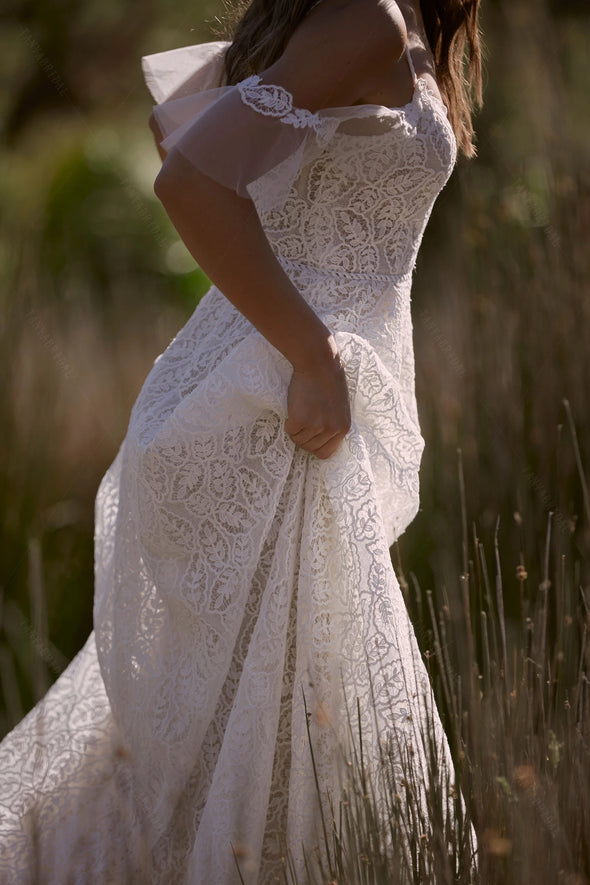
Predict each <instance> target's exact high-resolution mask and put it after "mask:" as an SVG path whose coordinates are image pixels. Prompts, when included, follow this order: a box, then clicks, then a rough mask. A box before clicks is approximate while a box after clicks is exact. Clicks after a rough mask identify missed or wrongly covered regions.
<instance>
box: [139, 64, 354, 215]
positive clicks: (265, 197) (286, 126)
mask: <svg viewBox="0 0 590 885" xmlns="http://www.w3.org/2000/svg"><path fill="white" fill-rule="evenodd" d="M194 61H195V58H194V57H193V58H192V63H194ZM186 63H187V64H190V63H191V59H189V58H188V57H187V58H186ZM144 71H145V65H144ZM177 79H182V78H178V75H177ZM189 81H190V77H189V76H187V77H186V78H184V80H183V82H185V83H186V82H189ZM191 82H192V83H193V85H194V83H195V82H196V79H195V76H194V75H193V79H192V81H191ZM152 87H153V83H152V85H150V89H151V90H152V94H154V96H157V95H158V94H159V93H158V91H157V88H156V91H154V88H152ZM154 116H155V118H156V121H157V123H158V125H159V127H160V130H161V132H162V135H163V136H164V137H163V140H162V147H163V148H164V149H165V150H166V151H170V150H171V149H172V148H177V149H178V150H179V151H180V152H181V153H182V154H183V156H185V157H186V159H188V160H189V162H190V163H191V164H192V165H193V166H194V167H195V168H196V169H198V170H199V171H201V172H203V173H204V174H206V175H208V176H209V177H210V178H213V179H214V180H215V181H217V182H218V183H219V184H221V185H223V186H224V187H228V188H231V189H233V190H235V191H236V193H238V194H239V195H240V196H242V197H249V198H251V199H253V200H254V202H255V204H256V206H257V208H258V210H259V211H268V210H269V209H272V208H276V207H279V206H280V205H281V204H282V202H283V201H284V200H285V198H286V196H287V194H288V192H289V189H290V187H291V185H292V184H293V181H294V180H295V177H296V176H297V173H298V171H299V169H300V168H301V166H302V164H303V163H304V162H308V161H309V160H310V159H312V157H314V156H317V155H318V153H320V152H321V151H322V150H323V149H324V147H325V145H326V144H327V142H328V141H329V140H330V138H331V137H332V135H333V134H334V132H335V130H336V128H337V127H338V122H339V121H338V119H337V117H335V116H333V115H330V114H329V113H322V112H318V113H312V112H311V111H309V110H305V109H303V108H298V107H296V106H295V104H294V102H293V98H292V96H291V94H290V93H289V92H288V91H287V90H286V89H284V88H283V87H282V86H279V85H273V84H268V83H263V82H262V78H261V77H260V76H258V75H253V76H251V77H248V78H247V79H245V80H243V81H242V82H241V83H238V84H236V85H235V86H221V87H217V88H213V89H205V90H204V91H199V92H193V93H191V94H188V95H186V94H185V95H181V96H180V97H177V98H171V99H168V100H164V101H162V102H161V103H159V104H158V105H157V106H156V107H155V108H154Z"/></svg>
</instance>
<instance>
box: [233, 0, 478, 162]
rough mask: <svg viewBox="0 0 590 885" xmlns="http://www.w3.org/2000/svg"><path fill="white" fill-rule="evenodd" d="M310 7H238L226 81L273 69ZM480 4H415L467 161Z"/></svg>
mask: <svg viewBox="0 0 590 885" xmlns="http://www.w3.org/2000/svg"><path fill="white" fill-rule="evenodd" d="M315 2H316V0H251V2H250V3H247V2H242V3H241V4H240V5H239V6H238V8H237V10H236V13H235V17H236V18H237V19H238V20H237V24H236V25H235V27H234V31H233V41H232V43H231V44H230V46H229V47H228V49H227V52H226V53H225V82H226V83H227V84H228V85H231V84H234V83H238V82H239V81H240V80H243V79H244V78H245V77H248V76H249V75H250V74H255V73H257V72H258V71H262V70H264V69H265V68H267V67H269V66H270V65H271V64H273V62H275V61H276V60H277V59H278V58H279V57H280V56H281V54H282V53H283V51H284V49H285V47H286V45H287V43H288V41H289V38H290V36H291V34H292V33H293V32H294V31H295V29H296V28H297V26H298V25H299V24H300V22H302V21H303V19H304V18H305V16H306V15H307V13H308V12H309V10H310V9H311V7H312V6H314V4H315ZM480 2H481V0H420V6H421V9H422V16H423V18H424V25H425V27H426V35H427V37H428V42H429V43H430V47H431V49H432V52H433V55H434V61H435V64H436V76H437V80H438V83H439V85H440V89H441V92H442V94H443V96H444V98H445V100H446V102H447V105H448V108H449V119H450V121H451V124H452V126H453V129H454V132H455V136H456V138H457V144H458V145H459V148H460V149H461V150H462V151H463V153H464V154H465V155H466V156H467V157H472V156H473V155H474V154H475V147H474V144H473V124H472V114H473V111H474V109H475V107H476V106H481V48H480V39H479V27H478V16H479V7H480ZM465 56H467V60H466V61H467V64H465ZM465 68H466V69H467V70H466V72H465Z"/></svg>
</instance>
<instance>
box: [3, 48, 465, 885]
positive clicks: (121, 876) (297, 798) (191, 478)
mask: <svg viewBox="0 0 590 885" xmlns="http://www.w3.org/2000/svg"><path fill="white" fill-rule="evenodd" d="M224 48H225V44H221V43H213V44H206V45H204V46H197V47H187V48H184V49H179V50H175V51H172V52H167V53H159V54H157V55H155V56H148V57H147V58H145V59H144V71H145V74H146V79H147V82H148V85H149V87H150V89H151V91H152V94H153V95H154V97H155V99H156V101H157V102H159V104H158V107H157V109H156V117H157V119H158V122H159V124H160V127H161V129H162V131H163V133H164V135H165V136H166V137H165V140H164V142H163V144H164V146H165V147H166V148H168V149H170V148H171V147H172V146H174V145H177V146H178V148H179V150H181V151H183V152H184V154H185V155H186V157H187V158H188V159H189V160H190V161H191V162H193V163H194V164H195V165H196V166H198V167H199V168H201V169H202V170H203V171H205V172H207V173H208V174H210V175H211V176H212V177H213V178H215V179H216V180H218V181H219V182H221V183H222V184H225V185H227V186H231V187H234V188H235V189H236V191H237V192H238V193H240V194H241V195H243V196H250V197H251V198H252V199H253V200H254V202H255V204H256V207H257V209H258V213H259V215H260V218H261V221H262V224H263V227H264V229H265V231H266V234H267V235H268V239H269V240H270V243H271V245H272V248H273V250H274V252H275V253H276V255H277V257H278V259H279V261H280V263H281V265H282V266H283V268H284V269H285V271H286V273H287V274H288V275H289V277H290V278H291V279H292V280H293V282H294V283H295V285H296V286H297V288H298V289H299V291H300V292H301V293H302V294H303V295H304V297H305V298H306V299H307V300H308V301H309V303H310V304H312V305H313V307H314V308H315V310H316V311H317V313H318V314H319V315H320V316H321V317H322V318H323V320H324V322H325V323H326V325H327V326H328V327H329V328H331V330H332V331H333V333H334V335H335V338H336V341H337V343H338V346H339V349H340V353H341V355H342V358H343V361H344V363H345V366H346V371H347V375H348V379H349V385H350V392H351V401H352V414H353V425H352V429H351V431H350V433H349V434H348V436H347V438H346V440H345V442H344V443H343V444H342V446H341V448H340V449H339V450H338V452H337V453H336V454H335V455H334V456H333V457H331V458H329V459H328V460H326V461H320V460H318V459H316V458H314V457H313V456H310V455H308V454H306V453H304V452H303V451H302V450H301V449H296V448H295V446H294V445H293V444H292V442H291V440H290V439H289V438H288V436H287V435H286V434H285V432H284V428H283V425H284V420H285V417H286V391H287V385H288V382H289V377H290V367H289V365H288V363H287V362H286V360H285V359H284V358H283V357H282V356H281V355H280V354H279V353H278V352H277V351H276V350H275V349H274V348H273V347H272V346H271V345H270V344H269V343H268V342H267V341H266V340H265V339H264V338H263V337H262V336H261V335H260V334H259V333H258V332H257V331H256V330H255V329H254V328H253V327H252V326H251V324H250V323H249V322H248V321H247V320H246V319H245V318H244V317H243V316H242V315H241V314H240V313H238V311H237V310H236V309H235V308H234V307H233V306H232V305H231V304H230V303H229V301H227V300H226V299H225V298H224V296H223V295H222V294H221V293H220V292H219V291H218V290H217V289H216V288H215V287H213V288H212V289H211V290H210V291H209V292H208V294H207V295H206V296H205V297H204V298H203V300H202V301H201V303H200V304H199V305H198V307H197V309H196V310H195V312H194V314H193V315H192V317H191V318H190V319H189V321H188V323H187V324H186V326H185V327H184V328H183V329H182V330H181V331H180V332H179V334H178V335H177V337H176V338H175V339H174V340H173V341H172V343H171V344H170V346H169V347H168V349H167V350H166V351H165V353H164V354H162V355H161V356H160V357H158V359H157V360H156V362H155V364H154V367H153V369H152V371H151V372H150V374H149V376H148V378H147V380H146V382H145V384H144V386H143V389H142V391H141V393H140V395H139V397H138V399H137V402H136V404H135V406H134V408H133V412H132V415H131V420H130V424H129V430H128V433H127V436H126V439H125V440H124V442H123V444H122V446H121V449H120V451H119V454H118V456H117V458H116V459H115V461H114V463H113V465H112V466H111V468H110V469H109V471H108V473H107V474H106V476H105V477H104V480H103V482H102V484H101V487H100V490H99V493H98V497H97V502H96V587H95V605H94V631H93V632H92V634H91V635H90V637H89V639H88V641H87V643H86V645H85V646H84V648H83V649H82V650H81V651H80V652H79V654H78V655H77V657H76V658H75V659H74V660H73V661H72V662H71V664H70V665H69V667H68V668H67V669H66V671H65V672H64V673H63V674H62V675H61V677H60V678H59V679H58V680H57V682H56V683H55V685H54V686H53V687H52V688H51V689H50V691H49V692H48V693H47V695H46V696H45V698H44V699H43V700H42V701H41V702H40V703H38V704H37V706H36V707H35V708H34V709H33V710H32V711H31V712H30V713H29V714H28V716H27V717H26V718H25V719H24V720H23V721H22V722H21V723H20V724H19V725H18V726H17V727H16V728H15V729H14V730H13V731H12V732H11V733H10V734H9V735H8V736H7V737H6V738H5V740H4V741H3V742H2V744H1V745H0V881H1V882H2V883H7V882H10V883H19V885H22V883H29V882H31V883H32V882H43V883H56V885H57V883H59V885H63V883H66V882H67V883H74V882H75V883H84V885H88V883H114V882H117V883H127V882H129V883H148V882H152V883H166V885H173V883H196V885H225V883H233V882H236V881H238V876H237V871H236V864H235V860H234V856H233V850H235V851H236V853H237V854H238V855H239V858H240V862H241V868H242V875H243V876H244V880H245V881H246V882H248V883H256V882H260V883H266V882H269V881H271V880H272V881H274V880H273V876H274V875H280V871H281V860H280V858H281V849H280V847H279V845H280V840H281V837H283V836H284V838H285V840H286V844H287V845H288V846H289V847H290V848H291V850H292V851H293V853H294V858H295V861H294V862H295V864H296V866H297V867H298V868H299V869H301V852H300V847H301V845H302V844H306V845H307V846H308V847H313V846H314V845H315V843H316V842H317V840H318V838H319V835H320V833H319V823H318V812H317V809H318V803H317V799H316V787H315V782H314V774H313V770H312V766H311V759H310V749H309V742H308V734H307V720H308V721H309V728H310V733H311V738H312V742H313V746H314V751H315V759H316V764H317V770H318V776H319V779H320V783H321V784H322V788H323V789H325V790H331V791H332V794H333V795H334V796H337V784H338V760H339V752H338V745H339V742H341V741H342V740H344V739H345V735H346V730H347V729H346V707H347V706H348V707H349V709H354V710H356V703H357V698H358V699H359V703H360V710H361V716H362V719H363V728H364V730H365V741H366V746H367V748H368V750H367V753H368V756H369V757H370V756H371V749H370V748H371V747H372V753H373V757H374V758H376V757H377V746H378V740H379V737H378V735H379V734H381V737H383V736H384V735H391V734H392V733H393V732H395V734H397V735H399V736H401V737H402V738H404V739H407V740H408V741H409V742H411V743H412V745H413V748H414V756H413V757H412V758H413V765H415V766H416V770H417V771H418V772H419V779H420V780H422V781H425V780H426V774H425V771H426V763H425V758H424V752H423V749H422V741H423V740H424V735H423V729H424V727H425V716H426V707H427V706H428V704H430V703H431V700H428V697H429V688H428V685H429V684H428V678H427V674H426V670H425V667H424V663H423V661H422V658H421V654H420V651H419V649H418V646H417V643H416V639H415V635H414V631H413V628H412V625H411V623H410V621H409V618H408V616H407V613H406V608H405V605H404V600H403V597H402V594H401V591H400V588H399V585H398V582H397V580H396V577H395V574H394V571H393V569H392V566H391V560H390V552H389V548H390V545H391V544H392V543H393V542H394V540H395V539H396V538H397V537H398V536H399V535H400V533H401V532H403V530H404V529H405V528H406V526H407V525H408V523H409V522H410V521H411V520H412V518H413V517H414V515H415V513H416V511H417V508H418V469H419V464H420V457H421V453H422V448H423V440H422V437H421V435H420V430H419V426H418V419H417V411H416V402H415V396H414V359H413V349H412V325H411V318H410V287H411V277H412V271H413V267H414V263H415V259H416V253H417V250H418V247H419V244H420V240H421V237H422V233H423V230H424V227H425V224H426V221H427V219H428V216H429V213H430V211H431V208H432V205H433V202H434V200H435V198H436V196H437V194H438V193H439V191H440V190H441V188H442V187H443V185H444V184H445V182H446V181H447V178H448V176H449V174H450V172H451V170H452V167H453V164H454V161H455V155H456V146H455V140H454V137H453V133H452V129H451V126H450V124H449V122H448V120H447V117H446V112H445V108H444V106H443V105H442V104H441V102H440V100H438V99H437V98H436V97H434V96H433V95H432V94H431V93H430V92H429V91H428V89H427V87H426V84H425V82H424V81H423V80H422V79H416V77H415V74H414V93H413V97H412V100H411V101H410V102H409V103H408V104H407V105H405V106H404V107H401V108H386V107H381V106H377V105H362V106H355V107H349V108H335V109H327V110H324V111H320V112H318V113H310V112H309V111H306V110H302V109H299V108H296V107H294V106H293V101H292V98H291V96H290V95H289V93H288V92H286V91H285V90H284V89H282V88H280V87H278V86H270V85H264V84H263V83H261V82H260V78H259V77H257V76H253V77H249V78H248V79H247V80H245V81H243V82H242V83H240V84H238V85H237V86H233V87H217V83H218V82H219V79H218V78H219V75H220V70H221V67H220V66H221V56H222V52H223V50H224ZM408 58H409V59H410V56H409V53H408ZM410 63H411V59H410ZM412 72H413V68H412ZM172 95H174V97H172ZM228 147H231V150H229V154H228ZM232 152H233V155H232ZM200 211H202V212H206V211H207V210H206V206H203V207H200ZM228 260H229V261H231V244H229V245H228ZM304 704H306V705H307V711H308V713H309V716H308V717H307V719H306V713H305V707H304ZM434 717H435V719H434V731H435V739H436V741H437V745H438V746H439V747H440V754H441V765H444V764H447V763H448V765H449V766H450V765H451V761H450V754H449V749H448V746H447V742H446V738H445V736H444V733H443V730H442V727H441V725H440V720H439V718H438V716H437V714H436V711H434ZM396 764H397V766H398V768H399V771H400V772H401V768H402V766H401V758H399V759H398V760H397V761H396Z"/></svg>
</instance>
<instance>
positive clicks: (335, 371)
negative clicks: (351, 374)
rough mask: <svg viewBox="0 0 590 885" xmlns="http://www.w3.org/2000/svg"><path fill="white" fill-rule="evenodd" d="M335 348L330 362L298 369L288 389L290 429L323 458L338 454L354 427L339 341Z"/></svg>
mask: <svg viewBox="0 0 590 885" xmlns="http://www.w3.org/2000/svg"><path fill="white" fill-rule="evenodd" d="M332 342H333V339H332ZM333 351H334V352H333V356H332V358H331V359H330V360H328V361H327V362H322V363H321V364H318V365H312V366H310V367H306V368H304V369H300V370H298V369H294V370H293V375H292V377H291V382H290V384H289V390H288V393H287V420H286V422H285V430H286V432H287V433H288V435H289V436H290V437H291V439H292V440H293V442H294V443H295V444H296V445H297V446H299V447H300V448H302V449H304V450H305V451H306V452H311V453H312V454H313V455H315V456H316V457H317V458H322V459H325V458H329V457H330V455H332V454H334V452H335V451H336V449H337V448H338V447H339V445H340V443H341V442H342V440H343V439H344V437H345V436H346V434H347V433H348V431H349V430H350V400H349V396H348V386H347V383H346V375H345V373H344V367H343V366H342V362H341V360H340V357H339V355H338V352H337V351H336V345H335V343H334V344H333Z"/></svg>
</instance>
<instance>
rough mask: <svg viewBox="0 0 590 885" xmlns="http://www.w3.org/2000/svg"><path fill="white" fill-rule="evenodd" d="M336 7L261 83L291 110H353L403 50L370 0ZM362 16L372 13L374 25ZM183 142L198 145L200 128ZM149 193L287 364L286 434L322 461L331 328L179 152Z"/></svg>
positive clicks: (332, 411) (336, 371) (341, 395)
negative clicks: (283, 95)
mask: <svg viewBox="0 0 590 885" xmlns="http://www.w3.org/2000/svg"><path fill="white" fill-rule="evenodd" d="M320 9H321V6H320V7H318V11H319V10H320ZM338 9H339V11H340V15H339V17H334V15H333V11H332V12H330V10H328V13H327V14H325V15H324V16H323V18H322V17H321V16H319V15H318V16H317V24H316V25H315V26H312V23H311V22H310V24H309V25H305V27H303V26H302V27H300V29H299V30H298V32H297V34H296V39H295V36H294V38H292V40H291V41H290V43H289V46H288V48H287V51H286V52H285V53H284V54H283V56H282V57H281V59H279V61H278V62H277V63H275V64H274V65H273V66H272V67H271V68H269V69H268V70H267V71H266V72H265V74H264V76H263V81H264V82H267V83H273V84H275V85H282V86H284V88H286V89H288V90H289V92H291V94H292V95H293V97H294V100H295V104H296V105H299V106H301V107H306V108H308V109H310V110H317V109H319V108H321V107H324V106H328V105H332V104H334V103H340V104H342V105H349V104H353V103H354V102H355V101H356V100H357V98H358V96H359V95H362V94H363V90H364V88H365V86H366V83H367V82H369V81H371V80H373V79H374V77H375V69H376V66H377V65H381V66H383V65H384V64H385V62H384V58H385V57H386V58H387V65H389V66H390V65H391V63H392V54H393V53H395V55H399V54H401V51H403V42H402V41H401V40H400V39H399V30H396V28H395V27H392V33H393V36H392V33H388V34H386V36H385V37H384V30H383V11H382V9H381V7H380V6H379V4H378V2H377V0H352V2H351V3H349V4H347V5H346V9H347V10H348V12H346V14H344V13H343V7H342V6H339V7H338ZM367 10H373V11H376V10H378V13H377V14H376V15H375V16H374V17H373V18H371V16H370V15H368V14H367ZM315 14H316V15H317V13H315ZM359 15H362V16H364V17H363V18H362V20H361V19H360V18H359ZM310 19H311V16H310ZM320 19H321V20H320ZM304 24H305V23H304ZM394 24H395V23H394ZM359 28H361V30H360V31H359ZM359 33H360V34H363V39H361V40H359ZM330 47H332V48H331V49H330ZM400 47H401V48H400ZM351 61H352V62H353V63H352V65H351ZM394 61H395V58H394ZM351 68H352V71H353V73H352V74H351ZM355 69H356V71H355ZM359 71H361V72H362V74H363V75H364V76H360V75H359V73H358V72H359ZM276 125H277V126H279V127H280V126H283V125H287V124H283V123H280V122H279V123H277V124H276ZM190 137H191V138H193V137H194V139H195V141H198V140H199V138H203V133H202V131H199V124H198V123H197V124H196V125H195V131H194V133H192V134H191V136H190ZM248 147H249V145H248V143H241V144H240V143H239V142H238V143H234V144H230V143H227V144H226V143H223V144H222V145H221V147H220V149H222V150H227V151H230V152H232V151H233V152H237V154H238V157H239V152H240V151H247V150H248ZM250 147H251V145H250ZM237 161H238V160H237V159H236V162H237ZM154 189H155V192H156V194H157V196H158V197H159V199H160V200H161V201H162V203H163V205H164V207H165V209H166V211H167V212H168V215H169V216H170V219H171V221H172V223H173V224H174V226H175V227H176V229H177V231H178V233H179V234H180V236H181V238H182V239H183V241H184V243H185V244H186V246H187V248H188V249H189V251H190V252H191V254H192V255H193V257H194V258H195V260H196V261H197V263H198V264H199V265H200V267H202V269H203V270H204V271H205V273H206V274H207V275H208V276H209V278H210V279H211V280H212V281H213V283H215V285H216V286H217V287H218V288H219V289H220V291H221V292H223V294H224V295H225V296H226V297H227V298H228V299H229V300H230V301H231V302H232V304H233V305H234V306H235V307H236V308H237V309H238V310H239V311H240V312H241V313H243V314H244V316H246V317H247V319H249V320H250V322H251V323H252V324H253V325H254V326H255V327H256V328H257V329H258V330H259V331H260V333H261V334H262V335H263V336H264V337H265V338H266V339H267V340H268V341H269V342H270V343H271V344H272V345H273V346H274V347H276V348H277V350H279V351H280V352H281V353H282V354H283V355H284V356H285V357H286V359H287V360H288V361H289V362H290V363H291V365H292V366H293V376H292V379H291V383H290V386H289V392H288V403H287V406H288V418H287V422H286V424H285V429H286V431H287V433H288V434H289V435H290V436H291V438H292V440H293V441H294V442H295V443H296V444H297V445H299V446H301V447H302V448H304V449H305V450H306V451H308V452H313V453H314V454H315V455H317V456H318V457H320V458H327V457H329V456H330V455H331V454H332V453H333V452H334V451H336V449H337V448H338V446H339V445H340V443H341V441H342V439H343V438H344V436H345V434H346V433H347V432H348V430H349V428H350V405H349V399H348V391H347V387H346V379H345V375H344V370H343V367H342V365H341V363H340V359H339V357H338V353H337V349H336V345H335V342H334V339H333V337H332V335H331V333H330V330H329V329H328V328H327V327H326V326H325V325H324V323H323V322H322V321H321V320H320V318H319V317H318V316H317V314H316V313H315V312H314V311H313V309H312V308H311V307H310V306H309V305H308V304H307V302H306V301H305V299H304V298H303V297H302V296H301V295H300V293H299V292H298V291H297V289H296V288H295V286H294V285H293V284H292V282H291V281H290V279H289V278H288V277H287V275H286V274H285V272H284V271H283V269H282V267H281V265H280V263H279V262H278V260H277V259H276V257H275V255H274V254H273V252H272V249H271V247H270V244H269V242H268V240H267V238H266V235H265V233H264V230H263V228H262V226H261V224H260V221H259V218H258V215H257V213H256V209H255V207H254V205H253V203H252V202H251V200H248V199H244V198H243V197H240V196H238V195H237V194H236V193H235V192H234V191H233V190H230V189H229V188H226V187H223V186H222V185H220V184H219V183H217V182H216V181H214V180H213V179H212V178H209V177H208V176H207V175H205V174H204V173H202V172H200V171H199V170H198V169H196V168H195V167H194V166H193V165H192V164H191V163H190V162H189V160H187V159H186V156H185V154H184V153H183V152H181V151H180V150H178V149H177V148H176V147H174V148H172V150H171V151H170V153H169V155H168V157H167V158H166V160H165V162H164V164H163V166H162V170H161V172H160V174H159V175H158V177H157V179H156V183H155V186H154Z"/></svg>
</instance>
